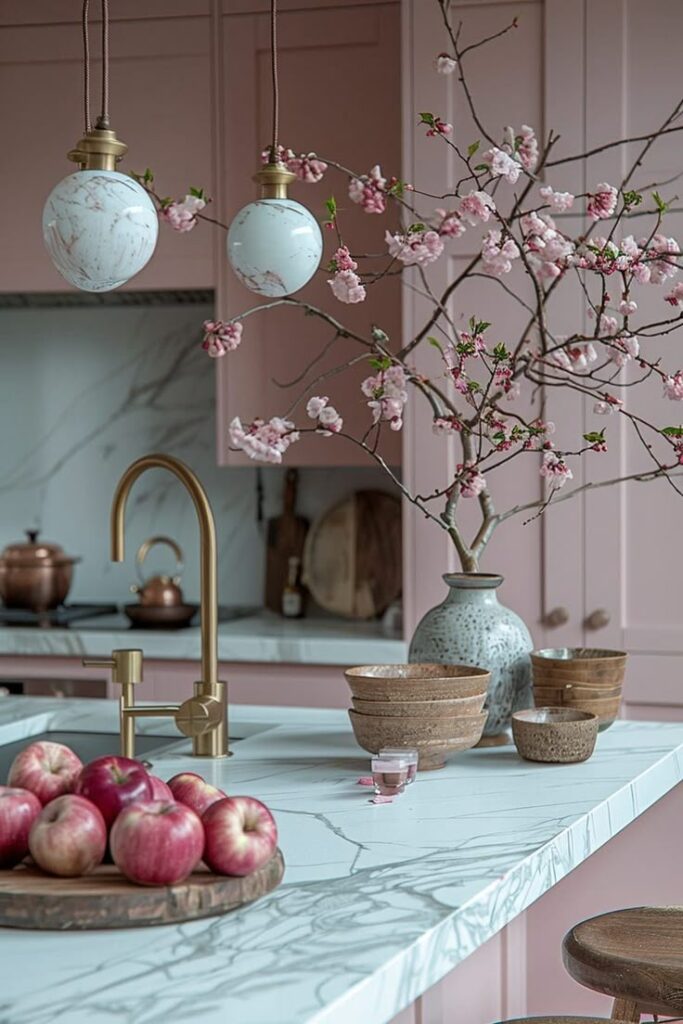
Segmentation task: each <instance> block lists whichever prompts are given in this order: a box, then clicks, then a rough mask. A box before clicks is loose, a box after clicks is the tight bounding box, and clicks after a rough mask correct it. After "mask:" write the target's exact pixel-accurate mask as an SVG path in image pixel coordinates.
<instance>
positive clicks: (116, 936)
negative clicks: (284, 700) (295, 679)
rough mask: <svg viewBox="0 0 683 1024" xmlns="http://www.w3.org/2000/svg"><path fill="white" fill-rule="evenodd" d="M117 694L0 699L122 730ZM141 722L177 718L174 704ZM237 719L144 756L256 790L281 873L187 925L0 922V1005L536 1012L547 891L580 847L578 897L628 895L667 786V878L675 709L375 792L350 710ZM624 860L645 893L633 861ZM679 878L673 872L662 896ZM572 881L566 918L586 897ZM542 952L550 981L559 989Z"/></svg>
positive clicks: (36, 718)
mask: <svg viewBox="0 0 683 1024" xmlns="http://www.w3.org/2000/svg"><path fill="white" fill-rule="evenodd" d="M116 713H117V712H116V706H115V704H114V702H109V701H65V700H61V701H59V700H47V699H39V698H20V697H16V698H15V697H8V698H4V699H2V700H0V744H2V743H8V742H11V741H14V740H16V739H19V738H22V737H29V736H30V735H35V734H37V733H38V732H43V731H45V730H46V729H50V728H52V729H58V728H67V727H68V728H69V729H71V730H94V731H110V730H112V731H113V730H114V729H115V727H116ZM142 724H144V726H145V730H144V731H146V732H151V733H153V732H154V730H155V727H156V728H157V729H158V731H159V732H160V733H161V734H162V735H163V734H165V735H167V736H168V737H169V739H171V737H172V727H169V725H168V723H164V722H163V721H161V720H158V721H157V722H156V723H155V722H154V721H152V720H147V721H145V722H144V723H142ZM230 734H231V735H232V736H235V737H244V738H240V740H239V742H236V743H234V744H233V750H234V756H233V757H232V758H230V760H229V761H222V762H220V761H207V762H201V764H199V766H198V762H197V761H195V760H193V759H192V758H191V757H190V756H189V752H188V751H189V747H188V744H187V742H186V741H180V742H178V743H177V744H174V745H173V746H171V747H168V748H167V749H166V750H164V751H163V753H161V754H160V755H159V756H155V755H154V754H152V755H151V757H152V760H153V762H154V770H155V772H157V773H158V774H160V775H162V776H163V777H168V776H170V775H172V774H175V773H176V772H179V771H182V770H195V771H196V770H199V771H201V772H202V773H203V774H204V775H205V777H206V778H207V779H209V781H211V782H214V783H215V784H217V785H219V786H221V787H222V788H224V789H226V790H227V791H228V792H230V793H234V794H237V793H246V794H250V795H253V796H256V797H259V798H260V799H262V800H263V801H264V802H265V803H267V804H268V805H269V806H270V807H271V809H272V810H273V812H274V814H275V816H276V818H277V821H278V826H279V829H280V846H281V848H282V850H283V852H284V856H285V861H286V865H287V867H286V874H285V879H284V882H283V884H282V885H281V887H280V888H279V889H278V890H276V891H275V892H274V893H272V894H271V895H269V896H267V897H266V898H264V899H263V900H262V901H261V902H259V903H256V904H253V905H251V906H248V907H246V908H243V909H242V910H240V911H238V912H236V913H233V914H231V915H228V916H226V917H223V918H211V919H206V920H204V921H199V922H194V923H192V924H187V925H180V926H168V927H160V928H151V929H150V928H144V929H138V930H135V929H131V930H126V931H118V932H95V933H76V932H64V933H39V932H22V931H10V930H1V931H0V972H1V975H2V977H1V979H0V1021H2V1024H52V1022H58V1021H64V1022H68V1024H81V1022H84V1024H85V1022H88V1024H106V1022H109V1021H117V1022H127V1024H156V1022H164V1024H171V1022H174V1024H175V1022H183V1024H185V1022H188V1024H189V1022H190V1021H201V1022H202V1024H214V1022H215V1024H218V1022H221V1024H222V1022H225V1021H232V1022H235V1024H314V1022H315V1024H355V1022H358V1024H385V1022H388V1021H391V1020H392V1019H393V1018H394V1017H395V1016H396V1015H398V1014H400V1017H399V1018H398V1019H399V1020H400V1021H401V1024H404V1022H406V1024H407V1022H412V1021H415V1020H420V1021H427V1020H429V1021H430V1024H431V1022H432V1021H434V1022H441V1021H443V1022H446V1021H448V1022H449V1024H485V1022H486V1021H487V1020H489V1021H493V1020H497V1019H500V1018H499V1016H498V1015H499V1014H500V1016H501V1017H502V1016H503V1015H505V1014H508V1015H510V1016H512V1015H514V1014H515V1013H524V1012H525V1011H526V1009H527V1006H526V1004H527V1002H530V1003H531V1006H530V1008H531V1009H533V1011H534V1012H539V1007H538V1006H536V1005H534V1001H535V1000H536V1001H537V1000H538V998H539V995H538V992H539V988H538V981H537V980H534V979H535V976H536V975H535V969H536V968H538V967H539V964H540V961H541V959H542V957H543V955H544V954H545V953H546V952H548V951H549V952H548V955H549V956H550V957H551V959H552V962H553V963H554V962H555V961H557V970H558V976H559V975H561V967H560V966H559V962H560V950H559V939H558V940H557V942H558V947H557V948H555V943H556V938H555V930H556V929H557V925H558V921H557V918H558V910H557V902H556V903H555V904H554V905H553V906H554V909H552V912H551V911H547V912H546V914H545V917H544V904H545V905H546V906H550V904H547V903H546V901H548V900H552V899H553V898H554V897H555V896H556V894H557V893H558V892H560V891H561V888H562V886H564V885H567V884H569V883H571V880H572V878H574V877H579V878H580V872H582V871H584V870H585V869H589V868H591V867H592V864H599V865H600V866H601V871H600V875H599V877H594V876H595V870H594V869H592V870H593V876H592V877H593V883H592V889H591V886H587V884H586V882H585V878H586V876H585V875H584V876H583V877H584V882H583V883H582V885H581V893H582V895H583V897H585V898H589V897H590V899H592V900H593V902H592V903H590V900H589V905H591V906H595V908H596V910H598V909H602V908H603V906H604V905H605V900H608V901H609V899H613V898H619V894H618V892H617V893H616V896H615V895H614V893H613V892H612V891H611V889H610V885H611V880H612V879H611V878H610V876H613V878H614V879H617V878H619V877H621V875H622V874H623V872H624V869H625V867H626V866H627V865H626V860H627V859H628V857H629V856H636V851H635V847H633V850H631V848H630V847H629V846H624V845H623V844H624V843H625V842H626V840H627V839H628V837H629V835H636V834H637V830H638V829H639V826H640V825H641V824H642V822H644V821H647V819H648V816H650V815H656V814H657V813H658V808H661V807H663V806H664V805H665V803H666V802H668V803H667V806H666V810H667V815H668V817H667V820H668V821H669V822H670V828H669V830H668V836H667V837H664V836H663V835H662V833H661V831H660V827H661V826H660V825H659V822H658V821H656V820H654V819H653V821H652V826H653V829H654V830H656V833H655V832H653V837H654V838H656V839H657V840H658V841H655V842H651V843H650V844H649V846H648V849H649V850H650V861H649V863H648V864H647V870H648V872H651V871H652V870H653V868H654V869H655V876H656V883H657V884H664V881H665V879H664V872H665V870H666V863H665V862H666V861H667V856H668V855H669V845H670V843H671V842H673V841H674V839H675V835H676V832H675V829H676V827H678V829H679V835H680V824H679V823H680V822H681V820H683V814H681V810H683V799H682V790H683V787H680V786H679V783H680V782H681V779H683V725H679V724H666V725H662V724H656V723H640V722H618V723H616V724H615V725H614V726H613V727H612V728H611V729H609V730H608V731H607V732H605V733H603V734H601V735H600V737H599V740H598V747H597V750H596V753H595V755H594V756H593V758H592V759H591V760H590V761H588V762H586V763H585V764H580V765H567V766H555V765H547V766H544V765H533V764H530V763H527V762H524V761H521V760H520V759H519V758H518V756H517V754H516V752H515V751H514V748H512V747H508V748H497V749H487V750H477V751H469V752H467V753H464V754H461V755H459V756H457V757H455V758H453V759H452V761H451V763H450V764H449V765H448V766H447V768H446V769H444V770H442V771H437V772H434V773H426V774H419V775H418V777H417V781H416V783H415V784H414V785H413V786H412V787H411V788H410V789H409V790H407V791H406V793H405V794H404V795H403V796H402V797H401V798H400V799H398V800H397V801H396V802H395V803H393V804H383V805H373V804H372V803H370V802H369V794H368V790H366V789H363V788H362V787H360V786H358V785H357V779H358V776H359V775H360V774H361V773H363V774H365V773H366V772H367V767H368V758H367V755H365V754H364V753H363V752H362V751H361V750H359V748H358V747H357V746H356V744H355V741H354V739H353V735H352V733H351V731H350V727H349V725H348V720H347V718H346V715H345V713H344V712H339V711H334V710H319V709H295V708H264V707H258V708H256V707H246V706H241V707H234V708H231V722H230ZM148 756H150V755H148ZM667 794H668V796H667ZM676 809H677V820H674V814H675V812H676ZM637 819H641V820H640V821H638V820H637ZM619 833H621V835H619ZM615 837H617V838H615ZM618 844H622V845H621V846H618ZM636 845H637V844H636ZM631 846H633V844H631ZM601 847H604V849H600V848H601ZM678 849H679V850H680V842H679V845H678ZM596 851H599V852H597V853H596ZM658 851H659V853H661V855H662V857H663V862H662V865H663V866H662V867H661V870H658V869H656V867H655V861H656V858H657V856H658ZM594 854H595V858H594V859H593V858H592V857H591V855H594ZM589 858H591V861H590V862H589V863H585V862H587V861H588V859H589ZM631 867H632V871H633V872H635V874H634V876H633V877H634V888H633V891H634V892H636V893H637V885H636V877H635V876H636V875H638V874H641V875H642V871H641V868H642V867H643V865H642V863H641V864H637V863H636V864H634V865H632V866H631ZM570 873H572V874H571V875H570ZM565 876H569V877H568V878H565ZM676 878H677V876H676ZM563 879H564V882H563V881H562V880H563ZM667 884H673V885H674V886H676V885H679V883H678V881H677V880H675V881H673V882H671V883H667ZM680 897H681V891H680V887H679V888H678V890H677V891H673V892H671V893H670V898H669V900H668V901H669V902H672V903H673V902H681V899H680ZM567 900H569V905H568V906H567V907H566V913H567V914H568V920H569V921H570V922H571V920H572V919H573V918H572V915H575V916H576V918H578V917H579V916H581V912H582V908H581V900H580V899H577V900H575V901H574V900H573V899H572V898H571V893H568V896H566V897H565V900H564V902H565V903H567ZM534 901H538V902H537V903H536V904H535V906H534V907H533V908H532V909H531V911H529V912H528V913H525V912H527V910H528V908H530V907H531V905H532V904H533V903H534ZM629 902H637V896H636V900H633V901H630V900H628V898H627V895H626V896H624V897H623V898H622V900H621V905H627V903H629ZM607 905H609V903H608V904H607ZM560 916H561V915H560ZM559 924H560V925H561V924H562V922H559ZM560 934H561V931H560ZM551 947H552V948H551ZM529 950H536V952H535V953H534V954H533V955H531V956H530V957H529V962H528V963H525V959H526V957H527V953H528V952H529ZM496 965H497V966H496ZM543 970H544V979H543V983H544V984H545V985H546V988H547V989H548V991H549V993H550V994H549V996H548V999H550V1000H552V998H553V997H554V998H556V999H557V998H559V995H558V994H557V993H558V991H559V990H558V988H557V984H556V983H555V981H554V980H553V979H551V978H549V977H548V971H547V970H546V969H545V968H544V969H543ZM529 979H530V984H529V985H528V984H527V980H529ZM551 982H552V984H551ZM558 983H559V982H558ZM570 984H571V983H570ZM569 991H576V993H577V999H576V1000H575V1002H574V1003H573V1004H572V1005H571V1006H569V1005H566V1006H565V1007H564V1009H565V1010H566V1011H567V1012H569V1011H570V1010H572V1011H577V1010H578V1009H580V1008H583V1007H584V1006H585V1005H586V1004H585V1003H581V1002H580V1000H581V995H582V994H581V992H580V990H579V989H578V988H576V987H574V989H569ZM496 992H499V995H498V996H496V997H495V998H494V995H495V993H496ZM529 992H531V993H532V998H531V999H528V994H529ZM501 993H502V994H501ZM596 998H598V997H596ZM416 1000H420V1001H421V1003H422V1007H421V1010H420V1014H421V1015H420V1016H418V1017H416V1015H415V1013H416V1011H415V1007H414V1005H413V1004H414V1003H415V1001H416ZM602 1008H603V1010H605V1009H606V1008H607V1004H606V1003H604V1002H603V1004H602ZM545 1009H546V1010H548V1011H551V1010H553V1009H557V1006H555V1007H553V1006H550V1005H547V1006H546V1007H545ZM604 1015H605V1016H607V1015H608V1013H604Z"/></svg>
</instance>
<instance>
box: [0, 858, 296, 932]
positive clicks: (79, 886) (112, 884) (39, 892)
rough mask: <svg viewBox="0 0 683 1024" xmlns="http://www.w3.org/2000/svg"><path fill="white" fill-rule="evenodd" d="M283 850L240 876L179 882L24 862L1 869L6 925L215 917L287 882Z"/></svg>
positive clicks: (129, 924)
mask: <svg viewBox="0 0 683 1024" xmlns="http://www.w3.org/2000/svg"><path fill="white" fill-rule="evenodd" d="M284 869H285V867H284V859H283V857H282V853H281V852H280V850H277V851H276V852H275V853H274V854H273V856H272V857H271V859H270V860H269V861H268V863H267V864H264V866H263V867H262V868H259V870H258V871H254V872H252V874H250V875H246V876H245V877H244V878H235V877H233V876H227V875H214V874H211V873H210V872H209V871H206V870H205V871H195V872H194V873H193V874H192V875H190V877H189V878H188V879H187V881H185V882H180V883H179V884H178V885H167V886H154V887H153V886H144V885H135V884H134V883H133V882H129V881H128V880H127V879H126V878H124V876H123V875H122V874H121V872H120V871H119V869H118V868H117V867H115V865H113V864H102V865H101V866H100V867H99V868H96V870H95V871H93V873H92V874H90V875H85V877H83V878H56V877H54V876H53V875H46V874H43V872H42V871H39V870H38V869H37V868H34V867H31V866H29V865H27V864H21V865H19V867H16V868H14V869H13V870H12V871H0V926H2V927H5V928H32V929H33V928H35V929H45V930H51V931H84V930H88V929H91V928H138V927H140V926H142V925H160V924H177V923H178V922H180V921H194V920H196V919H198V918H201V917H215V916H217V915H219V914H226V913H227V912H228V911H229V910H236V909H237V907H241V906H243V905H244V904H245V903H251V902H252V901H253V900H257V899H259V898H260V897H261V896H265V895H266V893H269V892H272V890H273V889H275V888H277V886H278V885H279V884H280V882H281V881H282V876H283V874H284Z"/></svg>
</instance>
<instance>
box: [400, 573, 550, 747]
mask: <svg viewBox="0 0 683 1024" xmlns="http://www.w3.org/2000/svg"><path fill="white" fill-rule="evenodd" d="M444 581H445V582H446V583H447V585H448V593H447V594H446V598H445V600H444V601H443V602H442V603H441V604H440V605H437V607H436V608H432V609H431V611H428V612H427V614H426V615H425V616H424V618H423V619H422V621H421V622H420V623H419V624H418V627H417V629H416V630H415V634H414V636H413V639H412V641H411V644H410V652H409V654H408V660H409V661H413V662H416V661H435V662H441V663H443V664H447V665H475V666H478V667H480V668H485V669H488V671H489V672H490V673H491V682H490V684H489V691H488V697H487V698H486V707H487V708H488V712H489V717H488V719H487V722H486V726H485V728H484V738H485V740H484V741H485V742H486V741H487V739H488V742H496V740H495V739H494V738H495V737H501V740H500V741H501V742H502V741H503V740H502V738H503V737H505V736H506V734H507V730H508V729H509V726H510V719H511V716H512V712H513V711H518V710H519V709H521V708H528V707H532V706H533V691H532V684H531V662H530V659H529V652H530V651H531V650H532V648H533V644H532V641H531V636H530V635H529V630H528V629H527V628H526V626H525V625H524V623H523V622H522V620H521V619H520V617H519V616H518V615H515V613H514V612H512V611H510V609H509V608H505V607H503V605H501V604H499V603H498V597H497V594H496V590H497V589H498V587H499V586H500V585H501V583H502V582H503V577H502V576H495V575H491V574H488V573H447V574H445V575H444Z"/></svg>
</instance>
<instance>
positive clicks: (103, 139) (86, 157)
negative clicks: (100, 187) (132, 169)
mask: <svg viewBox="0 0 683 1024" xmlns="http://www.w3.org/2000/svg"><path fill="white" fill-rule="evenodd" d="M127 150H128V146H127V145H126V144H125V142H121V141H120V139H117V138H116V132H115V131H113V130H112V129H111V128H93V129H92V130H91V131H89V132H87V133H86V134H85V135H84V136H83V138H82V139H80V141H79V142H78V143H77V145H76V147H75V148H74V149H72V150H70V151H69V152H68V153H67V157H68V158H69V160H73V161H74V163H76V164H79V165H80V169H81V170H82V171H115V170H116V165H117V163H118V162H119V160H120V159H121V158H122V157H123V155H124V153H126V152H127Z"/></svg>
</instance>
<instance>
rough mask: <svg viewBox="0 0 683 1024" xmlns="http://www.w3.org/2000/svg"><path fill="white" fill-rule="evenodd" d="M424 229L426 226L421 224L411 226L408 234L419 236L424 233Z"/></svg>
mask: <svg viewBox="0 0 683 1024" xmlns="http://www.w3.org/2000/svg"><path fill="white" fill-rule="evenodd" d="M424 229H425V226H424V224H420V223H419V222H418V223H417V224H411V225H410V227H409V228H408V231H407V234H409V235H415V234H418V233H419V232H420V231H424Z"/></svg>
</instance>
